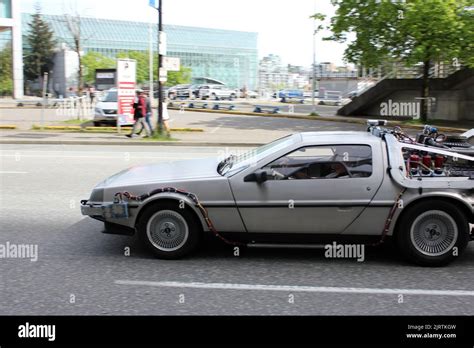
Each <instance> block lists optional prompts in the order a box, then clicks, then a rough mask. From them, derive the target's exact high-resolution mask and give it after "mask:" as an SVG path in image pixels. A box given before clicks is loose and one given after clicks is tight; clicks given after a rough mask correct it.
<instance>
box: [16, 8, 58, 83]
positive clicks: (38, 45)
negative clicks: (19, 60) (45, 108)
mask: <svg viewBox="0 0 474 348" xmlns="http://www.w3.org/2000/svg"><path fill="white" fill-rule="evenodd" d="M28 27H29V30H28V34H27V36H26V42H27V44H28V46H29V47H30V50H29V52H27V53H26V56H25V59H24V73H25V77H26V79H28V80H36V79H37V78H38V77H40V76H43V74H44V73H45V72H48V73H49V72H50V71H51V70H52V68H53V57H54V48H55V45H56V41H55V40H54V38H53V31H52V30H51V28H50V27H49V25H48V23H47V22H46V21H44V20H43V18H42V16H41V13H40V9H39V8H38V9H37V10H36V13H35V14H34V15H33V17H32V21H31V22H30V23H28Z"/></svg>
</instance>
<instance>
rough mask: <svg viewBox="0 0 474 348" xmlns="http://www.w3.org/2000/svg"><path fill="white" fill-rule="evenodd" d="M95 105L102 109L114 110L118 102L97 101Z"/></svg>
mask: <svg viewBox="0 0 474 348" xmlns="http://www.w3.org/2000/svg"><path fill="white" fill-rule="evenodd" d="M95 107H96V108H98V109H103V110H115V109H117V108H118V104H117V103H116V102H99V103H97V105H96V106H95Z"/></svg>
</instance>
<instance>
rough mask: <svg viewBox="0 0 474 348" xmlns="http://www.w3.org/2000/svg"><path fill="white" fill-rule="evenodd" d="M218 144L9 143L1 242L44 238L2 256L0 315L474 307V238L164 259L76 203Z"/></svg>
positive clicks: (214, 250)
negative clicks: (120, 176) (438, 262)
mask: <svg viewBox="0 0 474 348" xmlns="http://www.w3.org/2000/svg"><path fill="white" fill-rule="evenodd" d="M219 151H222V149H219V148H185V147H156V148H153V149H151V148H149V147H147V148H144V147H133V148H123V147H117V146H116V147H113V146H110V147H106V146H103V147H94V146H40V145H2V148H1V150H0V180H1V181H0V186H1V187H0V189H1V191H0V192H1V196H0V219H1V224H0V244H6V243H7V242H10V243H16V244H37V245H38V248H39V249H38V260H37V261H36V262H32V261H30V260H28V259H14V258H9V259H0V315H52V314H56V315H86V314H88V315H96V314H98V315H100V314H103V315H142V314H144V315H145V314H146V315H149V314H154V315H180V314H186V315H191V314H193V315H225V314H228V315H246V314H255V315H275V314H276V315H279V314H285V315H388V314H392V315H473V314H474V296H473V295H474V293H473V292H472V290H473V285H474V277H473V272H474V245H473V244H471V245H470V246H469V247H468V250H467V251H466V253H465V254H464V255H463V256H462V257H461V258H460V259H459V260H457V262H455V263H454V264H452V265H450V266H449V267H446V268H436V269H430V268H421V267H415V266H412V265H409V264H406V263H405V262H404V261H402V260H401V259H400V258H399V257H398V255H397V253H396V252H394V251H393V250H392V249H390V248H384V249H377V250H368V251H367V255H366V260H365V262H357V261H355V260H348V259H326V258H325V257H324V252H323V251H317V250H316V251H309V250H306V251H302V250H258V249H252V250H244V251H243V252H242V254H241V256H240V257H235V256H234V255H233V250H231V249H230V248H229V247H227V246H223V245H222V244H220V242H217V241H213V240H211V241H209V242H208V243H206V245H205V246H204V247H203V248H202V249H201V250H200V251H199V252H198V253H197V254H196V255H194V256H193V257H190V258H187V259H183V260H179V261H163V260H158V259H155V258H154V257H153V256H152V255H151V254H150V253H149V252H148V251H147V250H145V249H144V248H143V247H142V246H141V245H140V244H139V242H138V241H137V239H136V238H134V237H124V236H113V235H105V234H102V233H101V231H102V224H101V223H100V222H98V221H95V220H92V219H90V218H86V217H83V216H81V214H80V211H79V200H80V199H84V198H87V197H88V195H89V193H90V190H91V189H92V187H93V186H94V185H95V184H96V183H97V182H99V181H100V180H102V179H103V178H105V177H107V176H108V175H111V174H113V173H115V172H117V171H119V170H122V169H124V168H125V167H128V166H131V165H134V164H141V163H150V162H158V161H167V160H172V159H186V158H198V157H206V156H212V155H216V154H217V153H219ZM127 247H128V248H130V252H131V254H130V256H125V255H124V254H125V253H124V251H125V248H127ZM147 282H148V283H147ZM164 282H177V283H171V284H170V283H164ZM272 286H273V287H272ZM275 286H286V287H283V288H281V287H280V288H279V287H275ZM394 289H395V290H394ZM413 290H421V293H420V294H416V292H415V293H414V292H413ZM433 290H440V291H443V292H441V294H436V293H433V292H432V291H433ZM460 290H464V291H466V292H465V293H459V292H456V291H460ZM374 292H375V293H374ZM400 294H404V295H403V302H402V303H400V299H401V297H400V296H399V295H400ZM291 295H293V297H292V296H291ZM292 300H293V301H292Z"/></svg>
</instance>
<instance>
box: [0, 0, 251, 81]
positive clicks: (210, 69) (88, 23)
mask: <svg viewBox="0 0 474 348" xmlns="http://www.w3.org/2000/svg"><path fill="white" fill-rule="evenodd" d="M1 1H3V0H1ZM43 17H44V19H45V20H46V21H47V22H49V23H50V25H51V28H52V29H53V31H54V33H55V37H56V39H57V41H58V43H60V44H61V43H66V44H67V45H68V46H71V45H72V37H71V34H70V32H69V31H68V28H67V24H66V20H65V17H64V16H53V15H44V16H43ZM22 20H23V23H24V25H23V35H24V36H25V35H26V34H27V31H28V26H27V23H29V22H30V21H31V15H30V14H23V18H22ZM150 30H151V38H152V42H153V51H154V52H156V50H157V44H156V42H157V26H156V25H150V24H149V23H143V22H131V21H118V20H109V19H97V18H89V17H83V18H81V33H82V37H83V50H84V53H87V52H89V51H94V52H98V53H101V54H103V55H105V56H108V57H113V58H115V57H116V55H117V53H119V52H124V51H148V49H149V40H150ZM164 31H165V32H166V34H167V46H168V47H167V56H170V57H179V58H180V59H181V65H182V66H185V67H190V68H191V69H192V76H193V78H194V79H197V78H202V77H206V78H212V79H215V80H219V81H222V82H224V83H225V84H226V85H228V86H229V87H232V88H241V87H243V86H247V87H248V88H249V89H255V88H257V78H258V77H257V76H258V51H257V37H258V34H257V33H251V32H240V31H232V30H218V29H207V28H198V27H187V26H177V25H165V26H164ZM25 49H26V48H25Z"/></svg>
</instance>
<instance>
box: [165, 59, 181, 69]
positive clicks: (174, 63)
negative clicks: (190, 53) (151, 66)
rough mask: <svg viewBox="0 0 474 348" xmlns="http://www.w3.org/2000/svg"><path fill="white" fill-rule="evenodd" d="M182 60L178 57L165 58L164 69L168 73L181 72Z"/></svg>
mask: <svg viewBox="0 0 474 348" xmlns="http://www.w3.org/2000/svg"><path fill="white" fill-rule="evenodd" d="M180 67H181V60H180V59H179V58H177V57H163V68H165V69H166V70H168V71H179V69H180Z"/></svg>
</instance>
